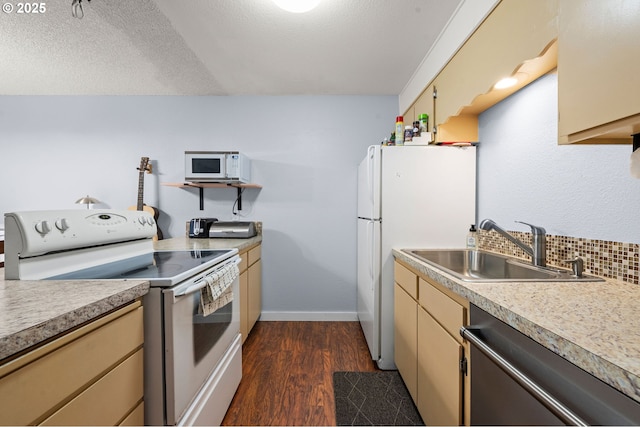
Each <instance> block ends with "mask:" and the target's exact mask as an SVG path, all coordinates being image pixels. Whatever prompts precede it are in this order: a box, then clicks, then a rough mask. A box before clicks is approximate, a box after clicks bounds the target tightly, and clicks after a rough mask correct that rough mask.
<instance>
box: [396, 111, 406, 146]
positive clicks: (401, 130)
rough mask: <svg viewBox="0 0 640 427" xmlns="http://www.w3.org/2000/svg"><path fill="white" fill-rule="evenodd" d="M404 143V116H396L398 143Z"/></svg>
mask: <svg viewBox="0 0 640 427" xmlns="http://www.w3.org/2000/svg"><path fill="white" fill-rule="evenodd" d="M403 144H404V118H403V117H402V116H398V117H396V145H403Z"/></svg>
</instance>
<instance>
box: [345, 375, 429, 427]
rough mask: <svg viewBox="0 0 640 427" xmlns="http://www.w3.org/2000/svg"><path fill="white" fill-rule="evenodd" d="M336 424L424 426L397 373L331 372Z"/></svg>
mask: <svg viewBox="0 0 640 427" xmlns="http://www.w3.org/2000/svg"><path fill="white" fill-rule="evenodd" d="M333 394H334V396H335V402H336V425H339V426H351V425H354V426H356V425H357V426H364V425H373V426H381V425H387V426H393V425H404V426H417V425H424V423H423V422H422V418H420V414H419V413H418V410H417V409H416V407H415V405H414V404H413V400H412V399H411V396H410V395H409V391H408V390H407V388H406V386H405V385H404V382H402V378H401V377H400V374H399V373H398V371H378V372H334V373H333Z"/></svg>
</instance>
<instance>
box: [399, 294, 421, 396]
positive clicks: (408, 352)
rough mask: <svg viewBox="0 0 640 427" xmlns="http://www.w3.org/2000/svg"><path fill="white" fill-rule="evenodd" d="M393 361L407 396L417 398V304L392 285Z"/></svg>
mask: <svg viewBox="0 0 640 427" xmlns="http://www.w3.org/2000/svg"><path fill="white" fill-rule="evenodd" d="M393 308H394V314H393V318H394V359H395V362H396V366H397V367H398V371H399V372H400V375H401V376H402V379H403V380H404V383H405V385H406V386H407V389H408V390H409V394H411V397H412V398H413V401H414V402H415V401H416V399H417V398H418V362H417V358H416V355H417V353H418V303H417V302H416V300H414V299H413V298H412V297H411V296H410V295H409V294H408V293H406V292H405V291H404V289H402V287H401V286H400V285H398V283H395V284H394V305H393Z"/></svg>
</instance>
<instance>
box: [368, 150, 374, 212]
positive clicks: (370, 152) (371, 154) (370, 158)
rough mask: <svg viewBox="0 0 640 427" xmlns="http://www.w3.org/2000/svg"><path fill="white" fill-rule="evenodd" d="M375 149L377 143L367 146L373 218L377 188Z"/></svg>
mask: <svg viewBox="0 0 640 427" xmlns="http://www.w3.org/2000/svg"><path fill="white" fill-rule="evenodd" d="M375 150H376V146H375V145H370V146H369V148H367V176H368V179H369V185H368V187H369V201H370V202H371V216H370V218H371V219H373V218H375V217H374V209H373V208H374V197H373V192H374V190H375V185H374V183H373V163H374V159H375Z"/></svg>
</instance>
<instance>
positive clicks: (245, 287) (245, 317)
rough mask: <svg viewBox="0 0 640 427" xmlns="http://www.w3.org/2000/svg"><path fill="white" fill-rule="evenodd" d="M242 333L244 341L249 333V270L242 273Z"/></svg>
mask: <svg viewBox="0 0 640 427" xmlns="http://www.w3.org/2000/svg"><path fill="white" fill-rule="evenodd" d="M239 306H240V334H241V335H242V342H243V343H244V342H245V341H246V339H247V336H248V335H249V272H248V271H247V270H245V271H243V272H242V273H240V304H239Z"/></svg>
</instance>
